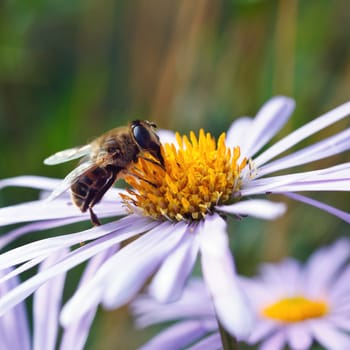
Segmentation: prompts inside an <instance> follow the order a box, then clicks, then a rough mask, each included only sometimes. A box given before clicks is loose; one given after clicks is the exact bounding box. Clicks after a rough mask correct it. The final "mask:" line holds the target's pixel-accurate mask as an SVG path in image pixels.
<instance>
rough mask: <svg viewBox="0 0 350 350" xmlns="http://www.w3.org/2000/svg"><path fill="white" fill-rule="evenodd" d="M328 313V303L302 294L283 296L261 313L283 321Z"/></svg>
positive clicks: (301, 319) (298, 320)
mask: <svg viewBox="0 0 350 350" xmlns="http://www.w3.org/2000/svg"><path fill="white" fill-rule="evenodd" d="M327 313H328V304H327V303H326V302H324V301H320V300H311V299H307V298H304V297H302V296H297V297H291V298H285V299H281V300H279V301H278V302H277V303H274V304H271V305H269V306H267V307H266V308H265V309H263V310H262V315H263V316H265V317H268V318H272V319H274V320H278V321H280V322H283V323H293V322H301V321H304V320H307V319H310V318H319V317H322V316H324V315H326V314H327Z"/></svg>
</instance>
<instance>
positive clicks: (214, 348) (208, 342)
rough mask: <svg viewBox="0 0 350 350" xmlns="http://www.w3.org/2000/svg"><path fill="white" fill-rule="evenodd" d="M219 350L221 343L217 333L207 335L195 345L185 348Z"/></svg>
mask: <svg viewBox="0 0 350 350" xmlns="http://www.w3.org/2000/svg"><path fill="white" fill-rule="evenodd" d="M208 349H210V350H221V349H222V343H221V337H220V334H219V332H216V333H214V334H211V335H209V336H208V337H206V338H204V339H203V340H200V341H199V342H198V343H196V344H195V345H192V346H190V347H188V348H187V350H208Z"/></svg>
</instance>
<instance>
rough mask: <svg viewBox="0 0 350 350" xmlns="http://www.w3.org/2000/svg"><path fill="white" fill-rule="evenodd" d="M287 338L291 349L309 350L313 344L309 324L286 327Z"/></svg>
mask: <svg viewBox="0 0 350 350" xmlns="http://www.w3.org/2000/svg"><path fill="white" fill-rule="evenodd" d="M286 337H287V341H288V343H289V345H290V348H291V349H298V350H307V349H309V348H310V346H311V344H312V340H313V339H312V335H311V333H310V331H309V329H308V327H307V323H303V324H295V325H291V326H290V327H286Z"/></svg>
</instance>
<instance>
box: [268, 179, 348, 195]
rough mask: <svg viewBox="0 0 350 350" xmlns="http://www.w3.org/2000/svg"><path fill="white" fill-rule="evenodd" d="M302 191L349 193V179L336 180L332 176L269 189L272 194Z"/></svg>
mask: <svg viewBox="0 0 350 350" xmlns="http://www.w3.org/2000/svg"><path fill="white" fill-rule="evenodd" d="M303 191H316V192H320V191H328V192H329V191H346V192H349V191H350V178H348V179H344V178H341V179H337V178H335V176H334V175H331V176H329V177H322V178H321V177H319V178H314V179H311V178H310V179H306V180H304V181H298V182H295V183H290V184H288V185H285V186H281V187H275V188H274V189H271V192H273V193H281V192H303Z"/></svg>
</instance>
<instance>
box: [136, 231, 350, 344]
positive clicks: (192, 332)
mask: <svg viewBox="0 0 350 350" xmlns="http://www.w3.org/2000/svg"><path fill="white" fill-rule="evenodd" d="M349 258H350V241H349V239H348V238H346V239H345V238H344V239H340V240H338V241H337V242H335V243H334V244H332V245H330V246H328V247H324V248H321V249H319V250H317V251H315V252H314V253H313V254H312V255H311V256H310V258H309V259H308V261H307V262H306V263H305V264H304V265H302V264H301V263H299V262H298V261H297V260H295V259H292V258H286V259H285V260H283V261H282V262H280V263H276V264H272V263H270V264H262V265H261V266H260V274H259V275H258V276H256V277H253V278H248V277H241V278H240V283H241V284H242V289H243V291H244V292H245V293H247V296H248V299H249V301H250V302H251V303H252V304H253V308H254V310H255V313H256V316H257V322H256V325H255V327H254V330H253V332H252V334H251V335H250V336H249V337H248V338H246V339H242V341H244V342H245V343H249V344H255V343H260V346H259V349H266V350H279V349H284V347H285V345H288V347H289V348H290V349H291V350H299V349H305V350H307V349H310V348H311V346H312V344H313V341H314V340H315V341H316V342H317V343H318V344H321V345H322V346H323V348H324V349H327V350H335V349H337V350H345V349H348V348H349V347H350V335H349V331H350V327H349V321H350V318H349V307H350V300H349V297H348V296H349V292H350V282H349V274H350V266H349ZM131 309H132V311H133V314H134V316H135V322H136V325H137V326H138V327H139V328H144V327H147V326H150V325H156V324H161V323H169V322H174V324H172V325H170V326H168V328H166V329H165V330H163V331H161V333H160V334H158V335H156V336H155V337H154V338H153V339H151V340H150V341H149V342H147V343H146V344H145V345H143V346H141V347H140V349H142V350H148V349H149V350H157V349H173V350H180V349H184V348H186V349H191V350H192V349H193V350H194V349H195V350H200V349H203V350H204V349H221V348H222V340H221V337H220V332H219V330H218V324H217V320H216V315H215V310H214V307H213V304H212V299H211V297H210V293H209V291H208V289H207V288H206V285H205V284H204V283H203V281H202V280H201V279H191V280H190V281H189V283H188V286H187V287H186V289H185V291H184V293H183V295H182V296H181V298H180V299H179V300H178V301H176V302H173V303H169V304H160V303H159V302H157V301H156V300H155V299H153V298H152V297H151V296H150V295H149V294H144V295H141V296H139V297H138V298H137V299H136V300H135V301H134V302H133V303H132V304H131Z"/></svg>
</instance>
